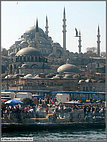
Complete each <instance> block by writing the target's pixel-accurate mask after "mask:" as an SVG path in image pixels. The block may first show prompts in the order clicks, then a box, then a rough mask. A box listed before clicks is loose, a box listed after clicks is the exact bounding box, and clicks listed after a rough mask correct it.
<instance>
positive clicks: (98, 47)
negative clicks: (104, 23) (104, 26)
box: [97, 25, 101, 56]
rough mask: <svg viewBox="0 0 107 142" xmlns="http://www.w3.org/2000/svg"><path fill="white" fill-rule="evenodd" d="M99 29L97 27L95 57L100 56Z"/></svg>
mask: <svg viewBox="0 0 107 142" xmlns="http://www.w3.org/2000/svg"><path fill="white" fill-rule="evenodd" d="M100 42H101V41H100V29H99V25H98V35H97V55H98V56H100Z"/></svg>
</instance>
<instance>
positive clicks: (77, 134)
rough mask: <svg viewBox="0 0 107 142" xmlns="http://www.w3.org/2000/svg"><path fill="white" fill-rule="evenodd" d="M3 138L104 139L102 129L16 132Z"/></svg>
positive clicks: (44, 141)
mask: <svg viewBox="0 0 107 142" xmlns="http://www.w3.org/2000/svg"><path fill="white" fill-rule="evenodd" d="M2 136H3V137H33V138H34V140H36V141H37V142H47V141H48V142H49V141H51V142H53V141H55V142H56V141H58V142H60V141H61V142H66V141H67V142H69V141H97V140H98V141H101V142H103V141H104V140H105V139H106V134H105V130H104V129H94V130H86V129H85V130H74V131H73V129H72V130H38V131H37V130H36V131H27V130H26V131H22V132H21V131H20V132H18V131H16V132H8V133H7V132H6V133H5V132H4V133H2Z"/></svg>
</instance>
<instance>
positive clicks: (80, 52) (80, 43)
mask: <svg viewBox="0 0 107 142" xmlns="http://www.w3.org/2000/svg"><path fill="white" fill-rule="evenodd" d="M81 41H82V40H81V32H80V31H79V40H78V42H79V45H78V47H79V54H80V53H81V47H82V45H81Z"/></svg>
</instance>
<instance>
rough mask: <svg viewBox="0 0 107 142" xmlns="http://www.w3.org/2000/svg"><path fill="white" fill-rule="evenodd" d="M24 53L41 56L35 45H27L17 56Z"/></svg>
mask: <svg viewBox="0 0 107 142" xmlns="http://www.w3.org/2000/svg"><path fill="white" fill-rule="evenodd" d="M23 55H29V56H40V55H41V54H40V52H39V51H38V50H37V49H36V48H33V47H27V48H23V49H21V50H19V51H18V52H17V54H16V56H23Z"/></svg>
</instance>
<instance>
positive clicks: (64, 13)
mask: <svg viewBox="0 0 107 142" xmlns="http://www.w3.org/2000/svg"><path fill="white" fill-rule="evenodd" d="M65 18H66V17H65V7H64V19H65Z"/></svg>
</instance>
